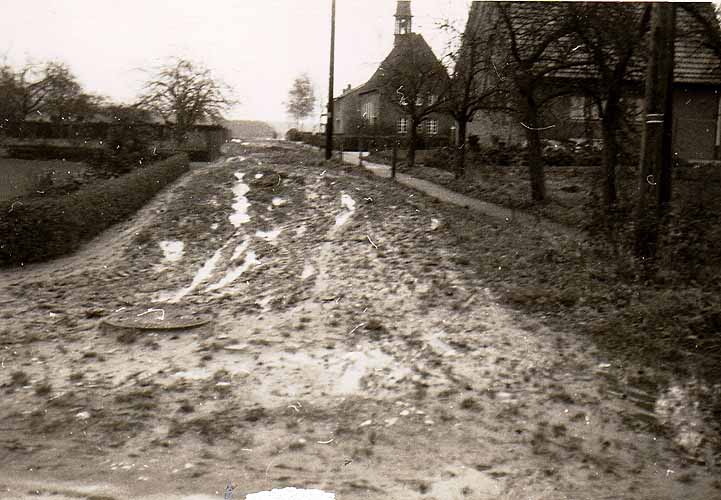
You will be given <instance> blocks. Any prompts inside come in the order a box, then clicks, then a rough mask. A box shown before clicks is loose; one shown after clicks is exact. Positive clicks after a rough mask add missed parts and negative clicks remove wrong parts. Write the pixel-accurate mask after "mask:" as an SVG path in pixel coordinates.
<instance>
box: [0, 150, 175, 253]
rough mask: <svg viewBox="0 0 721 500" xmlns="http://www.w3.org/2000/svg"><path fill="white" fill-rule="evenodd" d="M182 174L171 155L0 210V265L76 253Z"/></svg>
mask: <svg viewBox="0 0 721 500" xmlns="http://www.w3.org/2000/svg"><path fill="white" fill-rule="evenodd" d="M187 169H188V157H187V156H186V155H176V156H174V157H172V158H169V159H167V160H164V161H161V162H158V163H155V164H153V165H149V166H147V167H143V168H140V169H138V170H135V171H133V172H131V173H129V174H127V175H124V176H121V177H117V178H114V179H108V180H106V181H103V182H98V183H95V184H90V185H87V186H85V187H83V188H81V189H79V190H77V191H75V192H72V193H70V194H67V195H64V196H51V197H47V198H40V199H38V198H22V199H20V200H16V201H14V202H13V204H12V205H9V204H8V205H6V206H4V207H0V213H3V217H2V219H0V266H7V265H11V264H22V263H25V262H37V261H43V260H47V259H50V258H54V257H58V256H60V255H64V254H67V253H70V252H73V251H75V250H77V249H78V247H79V246H80V244H81V243H82V242H84V241H87V240H89V239H91V238H93V237H95V236H97V235H98V234H99V233H101V232H102V231H104V230H105V229H107V228H108V227H110V226H112V225H114V224H116V223H118V222H120V221H122V220H123V219H125V218H127V217H128V216H130V215H132V214H133V213H135V211H137V210H138V209H139V208H141V207H142V206H143V205H144V204H145V203H147V202H148V201H149V200H150V199H151V198H152V197H153V196H155V194H156V193H157V192H158V191H160V190H161V189H162V188H163V187H165V186H166V185H168V184H169V183H171V182H172V181H174V180H175V179H177V178H178V177H179V176H180V175H181V174H183V173H184V172H186V171H187Z"/></svg>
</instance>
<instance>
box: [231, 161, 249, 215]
mask: <svg viewBox="0 0 721 500" xmlns="http://www.w3.org/2000/svg"><path fill="white" fill-rule="evenodd" d="M243 175H244V174H242V173H240V172H236V174H235V178H236V179H238V183H237V184H236V185H235V186H234V187H233V194H235V203H233V210H235V212H234V213H233V214H232V215H231V216H230V217H229V218H230V223H231V224H233V226H235V227H238V226H240V225H241V224H245V223H246V222H250V216H248V208H249V207H250V203H249V202H248V198H246V197H245V195H246V193H247V192H248V191H250V188H249V187H248V185H247V184H246V183H244V182H243Z"/></svg>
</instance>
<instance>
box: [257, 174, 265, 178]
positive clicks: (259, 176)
mask: <svg viewBox="0 0 721 500" xmlns="http://www.w3.org/2000/svg"><path fill="white" fill-rule="evenodd" d="M255 178H256V179H262V178H263V174H255Z"/></svg>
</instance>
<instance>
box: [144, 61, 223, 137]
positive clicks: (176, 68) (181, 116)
mask: <svg viewBox="0 0 721 500" xmlns="http://www.w3.org/2000/svg"><path fill="white" fill-rule="evenodd" d="M230 95H231V90H230V88H229V87H228V86H227V85H225V84H224V83H223V82H221V81H220V80H218V79H216V78H215V77H213V75H212V74H211V72H210V70H209V69H207V68H205V67H203V66H201V65H199V64H197V63H194V62H192V61H189V60H187V59H180V58H178V59H174V60H173V61H172V62H171V63H169V64H167V65H165V66H162V67H160V68H159V69H157V71H156V72H155V74H154V75H153V76H152V77H151V79H150V80H149V81H148V82H147V83H146V84H145V88H144V92H143V94H142V95H141V97H140V100H139V101H138V103H137V106H138V107H140V108H142V109H146V110H148V111H150V112H154V113H157V114H159V115H160V116H161V117H162V118H163V120H165V122H166V123H167V124H172V125H173V127H174V131H175V139H176V141H177V142H178V143H179V144H182V143H184V142H185V141H186V140H187V134H188V132H189V131H190V129H191V128H192V127H193V125H196V124H198V123H199V122H201V121H203V120H210V121H214V122H217V121H220V120H221V119H222V115H221V113H222V112H223V111H225V110H226V109H228V108H229V107H231V106H232V105H233V104H235V103H236V101H234V100H233V99H231V97H230Z"/></svg>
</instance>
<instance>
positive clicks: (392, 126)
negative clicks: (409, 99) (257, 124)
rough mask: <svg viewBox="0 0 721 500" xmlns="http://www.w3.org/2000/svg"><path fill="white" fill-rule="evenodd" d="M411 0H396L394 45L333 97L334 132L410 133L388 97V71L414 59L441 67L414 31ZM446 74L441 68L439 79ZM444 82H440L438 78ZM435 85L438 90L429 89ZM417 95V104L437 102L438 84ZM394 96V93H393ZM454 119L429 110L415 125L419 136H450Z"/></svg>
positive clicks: (362, 133) (408, 123) (396, 107)
mask: <svg viewBox="0 0 721 500" xmlns="http://www.w3.org/2000/svg"><path fill="white" fill-rule="evenodd" d="M410 4H411V2H410V1H409V0H406V1H398V3H397V8H396V13H395V16H394V17H395V41H394V44H393V49H392V50H391V52H390V53H389V54H388V56H387V57H386V58H385V59H384V60H383V62H382V63H381V64H380V66H379V67H378V69H377V70H376V71H375V72H374V73H373V75H372V76H371V78H370V79H369V80H368V81H367V82H365V83H363V84H362V85H359V86H357V87H354V88H351V86H350V85H348V87H347V88H346V89H344V90H343V92H342V94H341V95H340V96H338V97H336V98H335V100H334V110H335V122H334V128H333V130H334V133H335V134H339V135H351V136H352V135H381V136H383V135H386V136H387V135H395V134H398V135H400V136H406V135H407V134H408V133H409V125H410V120H409V118H408V117H407V116H405V115H404V113H403V112H402V111H401V110H400V109H399V108H398V106H396V105H394V101H393V100H392V99H391V98H390V97H389V92H391V89H389V88H388V78H389V75H390V74H392V73H393V72H394V70H395V69H396V68H397V67H398V66H400V65H402V64H406V65H408V61H409V60H410V59H413V60H414V61H418V63H419V65H420V66H423V65H425V66H435V67H441V64H440V62H439V61H438V58H437V57H436V56H435V54H434V53H433V50H432V49H431V47H430V46H429V45H428V43H427V42H426V41H425V39H424V38H423V36H422V35H420V34H419V33H414V32H413V23H412V20H413V16H412V14H411V5H410ZM443 77H445V78H447V73H445V71H443V75H442V77H441V79H442V78H443ZM441 83H443V82H441ZM433 88H438V90H437V91H435V90H432V89H433ZM428 89H429V90H428V91H427V92H424V93H423V94H422V95H418V96H417V99H416V101H417V104H418V105H425V104H432V103H434V102H436V101H435V100H437V99H438V98H439V95H438V94H439V93H440V92H441V90H440V89H441V85H435V86H433V85H431V86H429V87H428ZM393 97H395V96H393ZM452 127H453V120H452V118H451V117H450V116H448V115H446V114H443V113H439V112H436V113H432V114H430V115H429V116H427V117H426V118H425V119H424V120H423V122H422V123H421V124H420V125H419V127H418V128H417V130H418V133H419V135H420V138H421V140H423V138H428V137H445V138H450V135H451V129H452Z"/></svg>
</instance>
